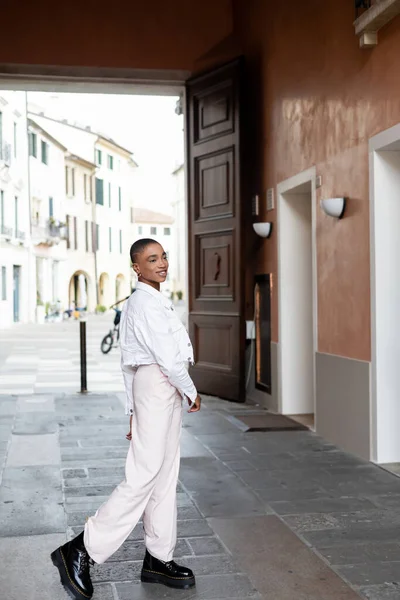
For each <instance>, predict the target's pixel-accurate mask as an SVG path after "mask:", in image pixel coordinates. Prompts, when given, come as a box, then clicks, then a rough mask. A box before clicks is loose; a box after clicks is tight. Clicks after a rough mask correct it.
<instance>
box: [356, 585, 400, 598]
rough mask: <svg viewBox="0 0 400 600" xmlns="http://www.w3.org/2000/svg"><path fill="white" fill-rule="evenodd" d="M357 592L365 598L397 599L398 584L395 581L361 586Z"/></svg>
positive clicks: (399, 586)
mask: <svg viewBox="0 0 400 600" xmlns="http://www.w3.org/2000/svg"><path fill="white" fill-rule="evenodd" d="M359 592H360V594H361V596H362V597H363V598H366V600H399V598H400V585H399V584H397V583H384V584H383V585H371V586H363V587H361V588H359Z"/></svg>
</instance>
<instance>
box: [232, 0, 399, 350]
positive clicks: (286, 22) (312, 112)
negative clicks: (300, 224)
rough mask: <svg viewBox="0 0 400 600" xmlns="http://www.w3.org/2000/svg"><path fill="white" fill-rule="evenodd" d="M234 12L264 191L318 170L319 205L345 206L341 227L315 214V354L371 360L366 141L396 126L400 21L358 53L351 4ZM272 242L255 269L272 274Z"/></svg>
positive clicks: (313, 1)
mask: <svg viewBox="0 0 400 600" xmlns="http://www.w3.org/2000/svg"><path fill="white" fill-rule="evenodd" d="M234 7H235V12H234V22H235V27H236V31H237V32H238V34H239V35H240V37H241V41H242V44H243V48H244V50H245V53H246V55H247V58H248V63H249V69H250V73H251V80H252V85H251V86H250V89H251V88H252V89H253V91H256V92H257V94H258V95H260V97H261V98H260V100H259V102H258V104H259V109H258V113H257V122H258V125H259V131H260V135H259V137H258V142H257V144H258V150H259V152H258V157H259V161H258V168H257V172H256V174H255V180H256V181H257V180H258V186H259V187H258V189H259V190H264V191H265V190H266V189H267V188H269V187H274V186H276V185H277V184H278V183H279V182H280V181H282V180H285V179H287V178H288V177H291V176H293V175H295V174H297V173H299V172H301V171H303V170H305V169H307V168H309V167H311V166H313V165H316V167H317V173H318V174H319V175H322V181H323V185H322V188H321V189H320V190H318V201H319V199H320V198H321V197H326V198H329V197H332V196H342V195H344V196H346V197H348V198H349V201H348V210H347V213H346V216H345V218H344V219H343V220H341V221H340V222H337V221H335V220H334V219H331V218H329V217H326V216H325V215H324V214H323V213H322V212H321V210H320V209H319V208H317V261H318V350H319V351H320V352H326V353H331V354H337V355H342V356H347V357H351V358H358V359H362V360H369V359H370V279H369V278H370V270H369V183H368V177H369V170H368V139H369V138H370V137H371V136H373V135H375V134H376V133H377V132H379V131H382V130H384V129H386V128H388V127H390V126H392V125H394V124H396V123H398V122H400V78H399V75H398V73H399V66H398V65H399V63H398V57H399V56H400V17H397V18H396V19H395V20H394V21H392V23H391V24H389V25H388V26H387V27H386V28H385V29H383V30H381V32H380V34H379V44H378V46H377V47H375V48H374V49H373V50H361V49H360V48H359V45H358V38H357V37H356V36H355V33H354V27H353V20H354V3H353V2H352V1H351V0H324V1H323V2H321V0H302V1H301V2H299V1H298V0H285V2H266V1H265V0H247V2H246V4H244V3H242V2H240V0H238V1H236V0H234ZM260 82H261V83H260ZM268 216H269V218H270V217H271V216H272V219H275V218H276V215H275V214H272V213H270V214H269V215H268ZM276 241H277V240H276V235H275V236H274V235H273V236H272V237H271V239H270V240H268V241H266V242H264V243H263V245H262V248H261V249H260V251H259V252H258V261H257V268H258V270H259V271H265V270H270V271H272V272H273V273H274V274H275V275H276V271H277V259H276ZM275 280H276V279H275ZM275 290H276V286H274V298H273V339H275V340H277V336H278V327H277V325H278V314H277V313H278V302H277V294H276V292H275Z"/></svg>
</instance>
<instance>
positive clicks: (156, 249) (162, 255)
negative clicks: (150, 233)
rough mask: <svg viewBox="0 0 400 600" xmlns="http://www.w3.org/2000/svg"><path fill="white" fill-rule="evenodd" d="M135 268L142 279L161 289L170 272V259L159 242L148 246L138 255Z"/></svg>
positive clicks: (134, 264)
mask: <svg viewBox="0 0 400 600" xmlns="http://www.w3.org/2000/svg"><path fill="white" fill-rule="evenodd" d="M133 269H134V271H135V273H136V274H137V275H138V277H139V279H140V281H142V282H143V283H147V284H149V285H151V286H152V287H154V288H156V289H159V288H160V283H164V281H165V280H166V278H167V273H168V259H167V254H166V252H165V251H164V248H163V247H162V246H161V245H160V244H158V243H154V244H149V245H148V246H146V248H145V249H144V250H143V252H141V253H140V254H139V255H138V256H137V262H135V263H133Z"/></svg>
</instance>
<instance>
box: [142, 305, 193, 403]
mask: <svg viewBox="0 0 400 600" xmlns="http://www.w3.org/2000/svg"><path fill="white" fill-rule="evenodd" d="M133 326H134V328H135V333H136V336H137V338H138V339H140V340H141V343H143V344H144V345H145V346H146V347H147V348H148V350H149V352H150V354H151V355H152V356H153V357H154V360H155V362H156V363H157V364H158V366H159V367H160V369H161V371H162V372H163V373H164V375H165V376H166V377H168V380H169V382H170V384H171V385H172V386H174V387H175V388H176V389H177V390H178V391H179V392H180V393H181V394H182V395H185V396H187V397H188V398H189V399H190V400H191V401H192V402H194V401H195V400H196V398H197V390H196V388H195V386H194V383H193V381H192V379H191V377H190V375H189V373H188V372H187V369H186V367H185V364H184V362H183V361H182V359H181V355H180V352H179V347H178V345H177V343H176V342H175V340H174V337H173V335H172V331H171V329H170V328H169V325H168V319H167V318H166V315H165V311H164V309H163V307H162V306H160V305H158V304H156V303H154V304H153V303H151V311H148V312H147V311H144V312H143V313H142V314H141V315H140V317H139V318H138V319H135V322H134V325H133Z"/></svg>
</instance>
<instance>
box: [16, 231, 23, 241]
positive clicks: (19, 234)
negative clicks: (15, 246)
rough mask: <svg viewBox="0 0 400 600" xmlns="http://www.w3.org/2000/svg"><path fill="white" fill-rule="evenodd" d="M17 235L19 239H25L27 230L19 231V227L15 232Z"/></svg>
mask: <svg viewBox="0 0 400 600" xmlns="http://www.w3.org/2000/svg"><path fill="white" fill-rule="evenodd" d="M15 237H16V238H17V240H21V241H25V237H26V236H25V231H19V229H17V230H16V232H15Z"/></svg>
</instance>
